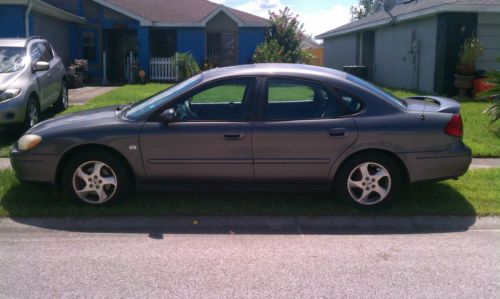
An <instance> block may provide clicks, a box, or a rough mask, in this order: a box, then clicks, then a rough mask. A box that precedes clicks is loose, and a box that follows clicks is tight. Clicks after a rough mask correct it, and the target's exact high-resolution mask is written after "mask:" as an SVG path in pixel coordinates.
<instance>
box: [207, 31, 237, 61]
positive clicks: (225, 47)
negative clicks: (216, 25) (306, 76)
mask: <svg viewBox="0 0 500 299" xmlns="http://www.w3.org/2000/svg"><path fill="white" fill-rule="evenodd" d="M236 57H237V39H236V33H234V32H210V33H207V58H208V60H209V63H211V64H213V65H214V66H228V65H234V64H236Z"/></svg>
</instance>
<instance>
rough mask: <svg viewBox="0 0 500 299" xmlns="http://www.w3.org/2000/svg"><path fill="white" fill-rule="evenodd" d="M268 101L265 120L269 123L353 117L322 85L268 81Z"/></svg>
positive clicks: (286, 80)
mask: <svg viewBox="0 0 500 299" xmlns="http://www.w3.org/2000/svg"><path fill="white" fill-rule="evenodd" d="M267 98H268V101H267V108H266V120H270V121H289V120H307V119H322V118H336V117H340V116H345V115H350V114H352V113H351V112H350V111H349V110H348V108H347V106H346V105H345V104H344V103H343V102H342V101H341V100H339V99H338V97H337V96H335V95H332V94H331V93H330V92H328V90H326V89H325V88H324V87H323V86H322V85H321V84H315V83H310V82H302V81H294V80H288V79H270V80H268V89H267Z"/></svg>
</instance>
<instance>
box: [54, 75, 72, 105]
mask: <svg viewBox="0 0 500 299" xmlns="http://www.w3.org/2000/svg"><path fill="white" fill-rule="evenodd" d="M68 106H69V97H68V86H67V85H66V81H64V80H63V81H62V83H61V93H60V95H59V99H58V100H57V102H56V109H57V110H58V111H64V110H66V109H67V108H68Z"/></svg>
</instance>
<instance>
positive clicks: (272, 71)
mask: <svg viewBox="0 0 500 299" xmlns="http://www.w3.org/2000/svg"><path fill="white" fill-rule="evenodd" d="M259 75H280V76H294V77H295V76H298V77H302V76H304V77H308V76H314V77H323V78H325V79H332V78H336V79H345V78H346V76H347V74H346V73H344V72H341V71H338V70H334V69H330V68H325V67H319V66H312V65H305V64H290V63H258V64H246V65H238V66H230V67H223V68H215V69H212V70H209V71H206V72H204V73H203V77H204V78H205V79H212V78H215V77H230V76H259Z"/></svg>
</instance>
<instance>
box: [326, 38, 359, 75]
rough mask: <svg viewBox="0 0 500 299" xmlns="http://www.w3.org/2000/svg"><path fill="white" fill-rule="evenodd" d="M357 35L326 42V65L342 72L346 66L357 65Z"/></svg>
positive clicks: (331, 39) (328, 39)
mask: <svg viewBox="0 0 500 299" xmlns="http://www.w3.org/2000/svg"><path fill="white" fill-rule="evenodd" d="M356 47H357V38H356V33H353V34H348V35H343V36H339V37H334V38H327V39H325V40H324V43H323V48H324V52H323V53H324V54H323V56H324V61H325V62H324V65H325V66H326V67H330V68H334V69H338V70H342V68H343V67H344V66H345V65H355V64H356Z"/></svg>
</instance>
